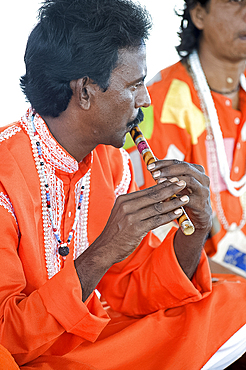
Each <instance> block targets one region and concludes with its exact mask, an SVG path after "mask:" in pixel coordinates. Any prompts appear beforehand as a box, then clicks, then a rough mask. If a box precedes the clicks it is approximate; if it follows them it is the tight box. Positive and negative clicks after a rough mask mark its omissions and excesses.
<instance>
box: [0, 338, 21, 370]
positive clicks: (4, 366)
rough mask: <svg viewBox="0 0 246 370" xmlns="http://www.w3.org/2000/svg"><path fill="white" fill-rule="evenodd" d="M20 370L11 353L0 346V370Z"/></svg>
mask: <svg viewBox="0 0 246 370" xmlns="http://www.w3.org/2000/svg"><path fill="white" fill-rule="evenodd" d="M18 369H20V368H19V366H18V365H17V363H16V362H15V360H14V359H13V357H12V356H11V354H10V353H9V351H8V350H7V349H6V348H4V347H3V346H2V345H1V344H0V370H18Z"/></svg>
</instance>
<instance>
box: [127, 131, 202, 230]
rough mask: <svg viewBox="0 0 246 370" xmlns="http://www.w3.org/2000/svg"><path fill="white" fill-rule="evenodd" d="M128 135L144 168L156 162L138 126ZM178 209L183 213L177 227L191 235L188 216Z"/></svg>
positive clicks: (192, 228) (192, 226)
mask: <svg viewBox="0 0 246 370" xmlns="http://www.w3.org/2000/svg"><path fill="white" fill-rule="evenodd" d="M130 134H131V137H132V139H133V141H134V143H135V145H136V146H137V149H138V151H139V153H140V154H141V156H142V157H143V160H144V162H145V164H146V166H148V165H149V164H150V163H153V162H156V161H157V159H156V157H155V156H154V154H153V152H152V150H151V148H150V146H149V144H148V142H147V140H146V139H145V137H144V136H143V134H142V132H141V130H140V128H139V127H138V126H134V128H133V129H132V130H131V132H130ZM173 197H176V195H175V194H174V195H173ZM179 208H181V209H182V211H183V213H182V215H181V216H180V217H179V218H178V219H177V220H178V223H179V226H180V228H181V230H182V231H183V233H184V234H185V235H191V234H193V233H194V231H195V227H194V225H193V223H192V222H191V220H190V218H189V216H188V215H187V213H186V212H185V210H184V208H183V207H182V206H181V207H179Z"/></svg>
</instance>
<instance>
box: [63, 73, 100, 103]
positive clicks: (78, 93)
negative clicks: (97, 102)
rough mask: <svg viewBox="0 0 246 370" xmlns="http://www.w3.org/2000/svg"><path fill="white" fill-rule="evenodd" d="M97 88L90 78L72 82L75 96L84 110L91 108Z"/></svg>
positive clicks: (71, 85)
mask: <svg viewBox="0 0 246 370" xmlns="http://www.w3.org/2000/svg"><path fill="white" fill-rule="evenodd" d="M96 86H97V85H96V84H95V83H93V81H92V80H91V79H90V78H89V77H83V78H79V79H78V80H73V81H71V82H70V87H71V89H72V90H73V95H74V97H75V99H76V101H77V103H78V104H79V106H80V107H81V108H82V109H84V110H88V109H89V108H90V105H91V100H92V97H93V95H94V93H95V88H96Z"/></svg>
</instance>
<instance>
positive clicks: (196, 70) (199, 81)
mask: <svg viewBox="0 0 246 370" xmlns="http://www.w3.org/2000/svg"><path fill="white" fill-rule="evenodd" d="M189 67H190V73H191V76H192V79H193V82H194V86H195V89H196V90H197V93H198V97H199V99H200V104H201V108H202V111H203V113H204V116H205V124H206V130H207V142H208V151H209V157H210V158H211V169H212V174H211V175H212V180H213V185H214V194H215V201H216V208H217V212H218V217H219V219H220V221H221V223H222V225H223V227H224V229H225V230H235V229H239V230H240V229H242V227H243V226H244V225H245V222H246V204H245V190H246V176H243V177H242V179H241V180H240V181H232V180H231V179H230V170H229V166H228V162H227V158H226V153H225V146H224V141H223V136H222V132H221V129H220V125H219V118H218V114H217V111H216V108H215V105H214V101H213V98H212V95H211V92H210V89H209V86H208V83H207V81H206V77H205V75H204V72H203V70H202V66H201V63H200V60H199V57H198V54H197V52H196V51H194V52H193V53H192V54H190V56H189ZM240 83H241V86H242V88H243V89H244V90H245V87H246V84H245V77H244V75H242V76H241V78H240ZM217 159H218V163H219V169H218V166H217ZM219 170H220V173H221V176H222V177H223V179H224V181H225V183H226V185H227V189H228V190H229V192H230V193H231V194H232V195H234V196H236V197H239V196H242V203H243V204H242V208H243V215H242V220H241V221H240V224H239V226H238V227H236V225H235V223H233V224H232V225H229V223H228V221H227V219H226V217H225V214H224V211H223V207H222V203H221V197H220V187H219V175H218V173H219ZM240 186H242V187H241V189H239V190H236V189H235V187H240Z"/></svg>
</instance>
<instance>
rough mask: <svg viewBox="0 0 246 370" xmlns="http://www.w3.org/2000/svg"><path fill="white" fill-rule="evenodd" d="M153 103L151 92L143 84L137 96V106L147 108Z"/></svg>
mask: <svg viewBox="0 0 246 370" xmlns="http://www.w3.org/2000/svg"><path fill="white" fill-rule="evenodd" d="M150 104H151V100H150V96H149V92H148V90H147V87H146V86H145V85H143V86H142V88H141V89H139V93H138V95H137V97H136V101H135V108H142V107H144V108H147V107H148V106H149V105H150Z"/></svg>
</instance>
